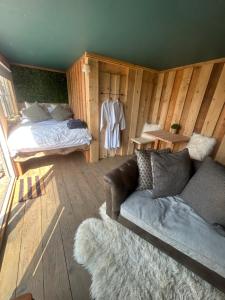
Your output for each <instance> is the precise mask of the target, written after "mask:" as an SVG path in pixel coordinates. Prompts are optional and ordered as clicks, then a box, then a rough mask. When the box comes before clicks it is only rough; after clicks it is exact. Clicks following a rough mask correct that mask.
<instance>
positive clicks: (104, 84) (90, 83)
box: [67, 53, 225, 162]
mask: <svg viewBox="0 0 225 300" xmlns="http://www.w3.org/2000/svg"><path fill="white" fill-rule="evenodd" d="M85 62H86V63H89V65H90V66H91V72H90V73H89V74H84V73H82V65H83V64H84V63H85ZM224 62H225V59H220V60H215V61H209V62H203V63H198V64H194V65H190V66H184V67H179V68H174V69H169V70H165V71H161V72H159V71H156V70H152V69H149V68H144V67H141V66H137V65H133V64H129V63H126V62H122V61H119V60H115V59H111V58H108V57H104V56H99V55H96V54H90V53H89V54H88V53H85V55H84V56H82V57H81V59H79V60H78V61H77V62H75V63H74V64H73V66H71V68H70V69H69V70H68V72H67V79H68V93H69V99H70V105H71V107H72V109H73V111H74V113H75V117H77V118H81V119H83V120H86V121H87V123H88V125H89V129H90V131H91V133H92V135H93V137H94V141H93V143H92V145H91V147H90V148H91V150H90V153H91V152H92V154H90V155H91V156H92V161H96V160H98V158H99V157H100V158H104V157H108V156H114V155H127V154H132V153H133V144H132V143H131V138H132V137H135V136H140V134H141V130H142V128H143V125H144V123H145V122H146V121H148V122H149V123H159V124H160V125H161V126H162V128H164V129H166V130H170V127H171V125H172V123H180V124H181V133H183V134H185V135H188V136H191V134H192V133H193V132H197V133H202V134H205V135H208V136H214V137H215V138H216V139H217V145H216V147H215V151H214V156H215V157H216V159H217V160H219V161H221V162H224V160H225V159H224V156H225V150H224V147H225V65H224ZM106 99H119V100H120V101H121V103H122V104H123V108H124V114H125V120H126V129H125V130H124V131H123V132H122V133H121V148H120V149H118V150H117V151H107V150H106V149H104V138H105V132H104V129H103V130H102V131H101V132H100V128H99V120H100V110H101V105H102V103H103V101H104V100H106ZM183 146H184V145H179V146H178V147H175V148H174V150H179V149H180V148H182V147H183Z"/></svg>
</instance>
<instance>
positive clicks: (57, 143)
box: [8, 120, 91, 157]
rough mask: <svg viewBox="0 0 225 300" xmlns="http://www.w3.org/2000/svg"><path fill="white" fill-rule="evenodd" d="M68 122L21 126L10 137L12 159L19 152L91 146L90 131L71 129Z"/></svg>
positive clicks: (50, 121)
mask: <svg viewBox="0 0 225 300" xmlns="http://www.w3.org/2000/svg"><path fill="white" fill-rule="evenodd" d="M67 122H68V121H60V122H59V121H55V120H48V121H43V122H37V123H31V122H27V123H24V124H20V125H19V126H17V127H16V128H14V129H13V130H12V131H11V133H10V134H9V137H8V147H9V151H10V154H11V156H12V157H14V156H15V155H16V154H17V153H18V152H20V153H22V152H33V151H45V150H52V149H58V148H68V147H74V146H80V145H85V144H88V145H89V144H90V142H91V135H90V133H89V131H88V129H69V128H68V127H67Z"/></svg>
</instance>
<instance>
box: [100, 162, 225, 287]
mask: <svg viewBox="0 0 225 300" xmlns="http://www.w3.org/2000/svg"><path fill="white" fill-rule="evenodd" d="M198 167H199V162H196V161H194V160H193V161H192V169H193V173H194V172H195V171H196V170H197V168H198ZM138 175H139V174H138V166H137V162H136V158H135V157H134V158H132V159H129V160H128V161H127V162H126V163H124V164H123V165H121V166H120V167H119V168H117V169H114V170H112V171H111V172H109V173H108V174H106V175H105V176H104V182H105V194H106V213H107V214H108V215H109V216H110V217H111V218H113V219H114V220H117V221H118V222H120V223H121V224H123V225H124V226H126V227H127V228H129V229H130V230H132V231H133V232H135V233H137V234H138V235H140V236H141V237H142V238H144V239H145V240H147V241H148V242H150V243H152V244H153V245H154V246H156V247H158V248H159V249H160V250H162V251H163V252H165V253H166V254H168V255H170V256H171V257H173V258H174V259H176V260H177V261H178V262H180V263H182V264H183V265H184V266H186V267H187V268H189V269H190V270H192V271H193V272H195V273H196V274H198V275H199V276H201V277H202V278H203V279H204V280H206V281H208V282H209V283H211V284H213V285H214V286H215V287H217V288H218V289H220V290H222V291H223V292H225V237H224V236H222V235H220V234H218V233H217V232H216V231H215V230H214V229H213V228H212V226H210V225H209V224H208V223H206V222H205V221H204V220H203V219H202V218H201V217H200V216H198V215H197V214H196V213H195V212H194V211H193V209H192V208H191V207H190V206H188V205H187V204H186V203H185V202H184V201H183V200H182V199H181V198H180V197H179V195H177V196H175V197H163V198H158V199H152V198H151V191H150V190H145V191H137V190H136V188H137V185H138Z"/></svg>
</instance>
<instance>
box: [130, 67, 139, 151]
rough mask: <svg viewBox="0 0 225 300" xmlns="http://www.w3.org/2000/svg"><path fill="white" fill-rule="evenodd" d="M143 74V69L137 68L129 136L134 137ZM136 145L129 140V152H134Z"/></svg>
mask: <svg viewBox="0 0 225 300" xmlns="http://www.w3.org/2000/svg"><path fill="white" fill-rule="evenodd" d="M142 76H143V70H136V75H135V82H134V93H133V99H132V109H131V121H132V122H131V123H130V131H129V138H130V139H131V138H133V137H135V136H136V129H137V122H138V109H139V102H140V96H141V85H142ZM133 148H134V145H133V143H131V142H130V141H129V144H128V150H127V154H132V153H133Z"/></svg>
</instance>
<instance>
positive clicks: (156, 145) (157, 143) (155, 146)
mask: <svg viewBox="0 0 225 300" xmlns="http://www.w3.org/2000/svg"><path fill="white" fill-rule="evenodd" d="M158 148H159V140H155V144H154V149H155V150H158Z"/></svg>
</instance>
